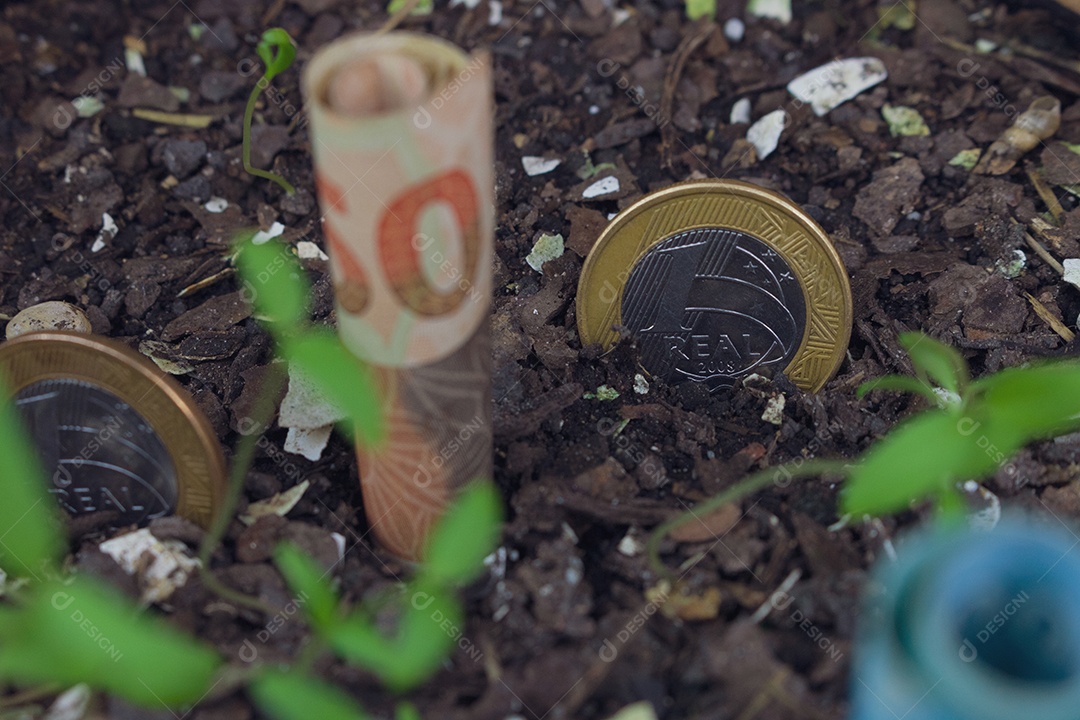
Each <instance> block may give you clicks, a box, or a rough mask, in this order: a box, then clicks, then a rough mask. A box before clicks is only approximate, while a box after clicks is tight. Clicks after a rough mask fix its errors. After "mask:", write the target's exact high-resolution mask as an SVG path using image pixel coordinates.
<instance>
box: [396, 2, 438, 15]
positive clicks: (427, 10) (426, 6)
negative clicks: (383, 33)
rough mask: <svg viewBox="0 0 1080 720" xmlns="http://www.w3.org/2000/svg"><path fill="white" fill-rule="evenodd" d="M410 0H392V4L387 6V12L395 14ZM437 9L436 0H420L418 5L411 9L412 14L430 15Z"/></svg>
mask: <svg viewBox="0 0 1080 720" xmlns="http://www.w3.org/2000/svg"><path fill="white" fill-rule="evenodd" d="M407 1H408V0H390V4H389V5H387V6H386V12H388V13H390V14H391V15H393V14H394V13H396V12H397V11H398V10H401V8H403V7H405V3H406V2H407ZM434 10H435V2H434V0H420V1H419V2H418V3H416V7H414V8H413V9H412V10H410V11H409V14H410V15H430V14H431V13H432V12H433V11H434Z"/></svg>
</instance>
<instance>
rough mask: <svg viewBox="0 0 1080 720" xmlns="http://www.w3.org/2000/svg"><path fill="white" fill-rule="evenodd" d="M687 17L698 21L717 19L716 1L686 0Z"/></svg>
mask: <svg viewBox="0 0 1080 720" xmlns="http://www.w3.org/2000/svg"><path fill="white" fill-rule="evenodd" d="M686 17H687V18H688V19H690V20H698V19H700V18H703V17H707V18H715V17H716V0H686Z"/></svg>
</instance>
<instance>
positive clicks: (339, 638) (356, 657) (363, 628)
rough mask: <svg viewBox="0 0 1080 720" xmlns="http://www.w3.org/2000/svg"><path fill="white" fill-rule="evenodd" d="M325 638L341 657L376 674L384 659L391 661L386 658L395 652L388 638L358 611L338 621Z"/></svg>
mask: <svg viewBox="0 0 1080 720" xmlns="http://www.w3.org/2000/svg"><path fill="white" fill-rule="evenodd" d="M326 640H327V642H329V643H330V647H332V648H334V651H335V652H337V653H338V654H339V655H340V656H341V657H343V658H345V659H346V660H348V661H349V662H351V663H354V664H356V665H359V666H361V667H365V668H367V669H369V670H371V671H372V672H374V673H376V674H380V673H379V671H380V668H381V667H382V666H383V661H384V660H386V662H393V660H389V659H388V658H390V657H391V656H392V655H393V654H394V653H395V649H394V647H393V645H392V644H391V642H390V640H388V639H387V638H386V636H385V635H383V634H382V633H380V632H379V631H378V629H377V628H376V627H375V625H374V624H372V622H371V620H369V619H368V618H367V617H366V616H365V615H364V614H363V613H362V612H360V611H356V612H353V613H351V614H350V615H348V616H347V617H346V618H345V619H344V620H342V621H341V622H340V623H338V626H337V628H336V629H335V630H334V632H333V634H332V635H330V636H329V637H327V638H326Z"/></svg>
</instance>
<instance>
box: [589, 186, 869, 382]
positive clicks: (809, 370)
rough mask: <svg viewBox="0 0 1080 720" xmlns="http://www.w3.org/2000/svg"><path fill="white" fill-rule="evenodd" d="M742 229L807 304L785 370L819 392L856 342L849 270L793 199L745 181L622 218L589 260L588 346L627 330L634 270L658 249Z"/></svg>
mask: <svg viewBox="0 0 1080 720" xmlns="http://www.w3.org/2000/svg"><path fill="white" fill-rule="evenodd" d="M709 227H720V228H730V229H733V230H739V231H741V232H744V233H746V234H748V235H751V236H753V237H755V238H757V239H758V240H760V241H762V242H764V243H765V244H766V245H769V246H770V247H772V248H773V249H774V250H775V251H776V252H777V253H778V254H779V255H780V256H781V257H782V258H783V259H784V260H785V261H786V262H787V264H788V265H789V266H790V267H791V269H792V272H793V273H794V275H795V277H796V279H797V280H798V282H799V287H801V288H802V291H803V296H804V297H805V299H806V325H805V329H804V331H803V337H802V341H801V343H800V345H799V349H798V350H797V351H796V353H795V355H794V357H793V358H792V359H791V361H790V362H789V363H788V365H787V367H786V368H784V373H785V374H786V375H787V376H788V378H789V379H791V381H792V382H793V383H795V384H796V385H797V386H799V387H800V388H802V389H803V390H807V391H810V392H817V391H818V390H820V389H821V388H822V387H823V386H824V385H825V383H826V381H828V379H829V378H831V377H832V376H833V374H834V373H835V372H836V370H837V369H838V368H839V367H840V364H841V363H842V362H843V360H844V355H845V354H846V352H847V347H848V342H849V340H850V339H851V324H852V300H851V285H850V283H849V281H848V276H847V270H846V269H845V268H844V264H843V262H842V261H841V259H840V255H839V254H838V253H837V252H836V248H835V247H833V244H832V241H831V240H830V239H829V236H828V234H827V233H826V232H825V231H824V230H823V229H822V228H821V226H820V225H818V224H817V222H815V221H814V219H813V218H811V217H810V216H809V215H807V214H806V212H805V211H803V209H802V208H800V207H799V206H798V205H796V204H795V203H794V202H792V201H791V200H789V199H788V198H786V197H784V196H783V195H780V194H779V193H776V192H773V191H772V190H766V189H765V188H762V187H759V186H757V185H751V184H750V183H746V182H741V181H739V180H691V181H689V182H684V183H679V184H677V185H672V186H671V187H668V188H664V189H663V190H659V191H657V192H654V193H650V194H649V195H646V196H645V197H643V198H642V199H641V200H638V201H637V202H635V203H634V204H633V205H631V206H630V207H628V208H626V209H625V210H623V211H622V212H620V213H619V214H618V215H617V216H616V217H615V218H614V219H613V220H612V221H611V222H610V223H609V224H608V226H607V227H606V228H605V229H604V231H603V232H602V233H601V234H600V237H599V239H597V241H596V243H595V245H593V248H592V249H591V250H590V251H589V255H588V257H587V258H586V259H585V265H584V267H582V269H581V278H580V279H579V281H578V292H577V326H578V334H579V336H580V337H581V341H582V343H584V344H589V343H598V344H600V345H601V346H602V347H603V348H604V350H605V351H606V350H610V349H611V347H612V346H613V345H614V344H615V342H616V341H617V340H618V337H619V335H618V333H617V332H616V331H615V330H613V329H612V326H614V325H621V324H622V298H623V290H624V288H625V286H626V281H627V279H628V278H629V277H630V273H631V272H632V271H633V269H634V266H635V265H637V263H638V261H639V260H640V259H641V258H642V256H643V255H644V254H645V253H646V252H648V251H649V249H651V248H652V247H653V246H654V245H656V244H658V243H660V242H662V241H664V240H665V239H667V238H669V237H671V236H672V235H674V234H676V233H679V232H683V231H685V230H694V229H698V228H709Z"/></svg>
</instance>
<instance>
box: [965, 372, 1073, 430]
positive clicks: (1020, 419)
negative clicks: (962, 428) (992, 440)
mask: <svg viewBox="0 0 1080 720" xmlns="http://www.w3.org/2000/svg"><path fill="white" fill-rule="evenodd" d="M972 390H973V391H975V392H978V393H979V399H980V402H981V403H983V404H985V406H986V413H987V414H988V416H989V417H993V418H994V420H995V423H994V424H995V428H996V427H998V426H1000V427H1001V428H1002V432H1003V433H1005V432H1009V431H1010V430H1011V431H1012V432H1013V433H1015V434H1016V436H1017V438H1016V444H1017V445H1018V446H1019V445H1023V444H1026V443H1028V442H1031V441H1032V440H1038V439H1042V438H1051V437H1056V436H1058V435H1062V434H1064V433H1067V432H1072V431H1074V430H1077V429H1080V363H1078V362H1076V361H1075V360H1067V361H1060V362H1054V363H1047V364H1044V365H1036V366H1033V367H1028V368H1010V369H1008V370H1002V371H1001V372H999V373H996V374H994V375H990V376H989V377H985V378H982V379H980V380H978V381H976V382H975V383H973V384H972Z"/></svg>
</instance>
